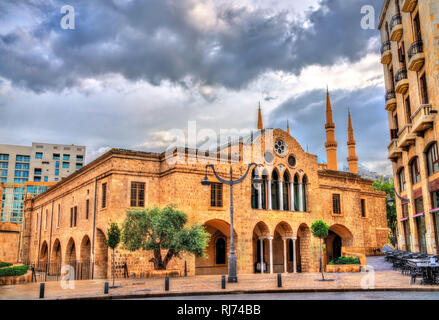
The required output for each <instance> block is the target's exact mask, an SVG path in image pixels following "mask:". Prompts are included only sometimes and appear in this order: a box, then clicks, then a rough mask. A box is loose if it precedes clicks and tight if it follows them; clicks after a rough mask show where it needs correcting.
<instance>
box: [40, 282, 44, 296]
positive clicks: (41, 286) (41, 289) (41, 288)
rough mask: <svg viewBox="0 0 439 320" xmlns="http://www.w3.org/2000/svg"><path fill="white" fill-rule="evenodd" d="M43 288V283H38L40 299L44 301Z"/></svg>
mask: <svg viewBox="0 0 439 320" xmlns="http://www.w3.org/2000/svg"><path fill="white" fill-rule="evenodd" d="M44 288H45V283H44V282H42V283H40V299H44Z"/></svg>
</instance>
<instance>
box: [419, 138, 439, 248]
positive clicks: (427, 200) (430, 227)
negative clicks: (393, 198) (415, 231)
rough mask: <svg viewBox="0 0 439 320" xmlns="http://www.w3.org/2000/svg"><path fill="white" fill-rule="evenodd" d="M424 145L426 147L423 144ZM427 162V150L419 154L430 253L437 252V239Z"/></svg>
mask: <svg viewBox="0 0 439 320" xmlns="http://www.w3.org/2000/svg"><path fill="white" fill-rule="evenodd" d="M422 147H424V146H423V145H422ZM425 163H427V155H426V153H425V152H421V153H420V154H419V170H420V174H421V181H422V183H421V187H422V196H423V198H422V199H423V205H424V220H425V245H426V249H427V253H428V254H436V239H435V225H434V223H433V218H432V215H431V213H430V210H431V209H432V205H431V197H430V191H429V186H428V171H427V167H426V166H425V165H423V164H425Z"/></svg>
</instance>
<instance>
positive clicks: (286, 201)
mask: <svg viewBox="0 0 439 320" xmlns="http://www.w3.org/2000/svg"><path fill="white" fill-rule="evenodd" d="M282 189H283V190H282V193H283V202H284V203H283V205H284V210H285V211H288V210H290V196H289V194H290V192H289V191H290V176H289V174H288V172H287V171H285V172H284V183H283V185H282Z"/></svg>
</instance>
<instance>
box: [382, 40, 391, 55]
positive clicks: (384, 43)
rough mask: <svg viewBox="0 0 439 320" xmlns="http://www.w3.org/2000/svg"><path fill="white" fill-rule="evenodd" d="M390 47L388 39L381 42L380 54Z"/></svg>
mask: <svg viewBox="0 0 439 320" xmlns="http://www.w3.org/2000/svg"><path fill="white" fill-rule="evenodd" d="M391 48H392V47H391V42H390V41H389V40H387V41H386V42H383V44H382V46H381V54H383V53H384V52H385V51H388V50H390V49H391Z"/></svg>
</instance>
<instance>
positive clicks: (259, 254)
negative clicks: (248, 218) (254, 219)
mask: <svg viewBox="0 0 439 320" xmlns="http://www.w3.org/2000/svg"><path fill="white" fill-rule="evenodd" d="M272 240H273V237H271V235H270V230H269V228H268V226H267V225H266V224H265V223H264V222H262V221H260V222H258V223H256V225H255V226H254V228H253V236H252V243H253V267H254V271H255V272H257V273H263V272H268V270H270V272H271V270H272V269H269V266H270V256H272V255H270V252H271V250H270V248H271V247H272Z"/></svg>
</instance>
